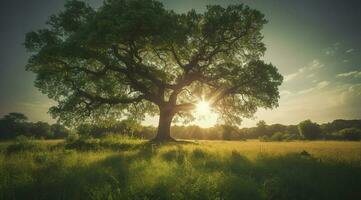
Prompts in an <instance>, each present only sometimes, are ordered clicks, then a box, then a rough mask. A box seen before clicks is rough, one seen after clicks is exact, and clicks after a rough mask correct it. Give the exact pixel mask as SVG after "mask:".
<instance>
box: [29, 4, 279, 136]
mask: <svg viewBox="0 0 361 200" xmlns="http://www.w3.org/2000/svg"><path fill="white" fill-rule="evenodd" d="M265 23H266V20H265V19H264V15H263V14H262V13H260V12H259V11H257V10H254V9H251V8H249V7H248V6H244V5H242V4H241V5H232V6H228V7H227V8H223V7H221V6H208V7H207V9H206V11H205V12H204V13H196V11H194V10H191V11H189V12H187V13H182V14H177V13H175V12H173V11H170V10H166V9H164V7H163V5H162V4H161V3H160V2H157V1H154V0H106V1H104V4H103V6H101V7H100V8H98V9H96V10H95V9H93V8H91V7H90V6H88V5H87V4H86V3H84V2H81V1H77V0H72V1H67V3H66V4H65V10H64V11H62V12H60V13H59V14H57V15H53V16H51V17H50V18H49V20H48V22H47V25H48V27H47V28H45V29H42V30H38V31H32V32H29V33H28V34H27V35H26V40H25V47H26V48H27V49H28V50H29V51H30V52H32V56H31V58H30V59H29V61H28V65H27V69H28V70H30V71H32V72H34V73H36V74H37V78H36V81H35V85H36V87H38V88H39V89H40V91H42V92H43V93H45V94H47V95H48V97H49V98H51V99H54V100H55V101H57V102H58V105H57V106H55V107H52V108H51V109H50V113H51V114H52V115H53V117H55V118H58V119H59V120H60V121H61V122H65V123H68V124H71V123H74V122H81V121H96V120H97V119H99V118H107V117H114V116H116V117H124V116H125V117H132V118H135V119H142V118H144V116H145V114H150V115H156V114H159V125H158V131H157V135H156V138H155V139H156V140H158V141H163V140H171V139H172V138H171V136H170V125H171V122H172V119H173V118H174V116H179V117H180V118H182V119H189V118H192V112H191V111H192V109H194V106H195V103H196V102H197V101H200V100H206V101H209V102H210V103H211V105H212V107H213V109H214V110H215V111H217V112H218V113H219V116H220V118H221V119H222V120H223V121H224V122H227V123H240V122H241V118H242V117H250V116H252V115H253V114H254V113H255V112H256V111H257V108H258V107H263V108H273V107H275V106H277V105H278V98H279V92H278V86H279V85H280V84H281V82H282V76H281V75H280V74H279V73H278V71H277V68H276V67H274V66H273V65H272V64H267V63H264V62H263V61H261V60H260V57H261V56H263V55H264V52H265V50H266V48H265V45H264V43H263V42H262V38H263V36H262V34H261V30H262V27H263V25H264V24H265Z"/></svg>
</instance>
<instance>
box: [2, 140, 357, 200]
mask: <svg viewBox="0 0 361 200" xmlns="http://www.w3.org/2000/svg"><path fill="white" fill-rule="evenodd" d="M34 144H35V145H34ZM0 149H1V154H0V199H132V200H133V199H218V200H220V199H361V190H360V186H361V142H336V141H315V142H301V141H297V142H260V141H258V140H250V141H191V142H183V143H169V144H165V145H161V146H159V145H156V144H150V143H148V142H147V141H143V140H131V139H124V138H117V137H112V138H107V139H105V140H94V139H93V140H87V141H80V142H79V141H72V142H68V143H64V141H59V140H58V141H37V142H33V144H31V145H29V144H26V145H24V144H19V143H14V142H3V143H1V144H0Z"/></svg>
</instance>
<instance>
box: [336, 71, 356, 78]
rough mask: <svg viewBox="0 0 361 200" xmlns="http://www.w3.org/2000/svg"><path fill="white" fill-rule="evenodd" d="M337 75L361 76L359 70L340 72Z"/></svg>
mask: <svg viewBox="0 0 361 200" xmlns="http://www.w3.org/2000/svg"><path fill="white" fill-rule="evenodd" d="M337 77H354V78H358V77H361V71H357V70H355V71H351V72H346V73H340V74H337Z"/></svg>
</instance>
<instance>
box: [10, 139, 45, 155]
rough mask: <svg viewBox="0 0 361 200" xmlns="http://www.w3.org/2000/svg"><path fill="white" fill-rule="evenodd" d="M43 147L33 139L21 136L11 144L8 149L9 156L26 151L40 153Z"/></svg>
mask: <svg viewBox="0 0 361 200" xmlns="http://www.w3.org/2000/svg"><path fill="white" fill-rule="evenodd" d="M42 149H43V147H42V146H41V145H40V144H39V143H37V142H36V141H35V140H34V139H33V138H28V137H26V136H23V135H20V136H18V137H16V139H15V142H14V143H13V144H10V145H9V146H8V147H7V148H6V153H7V154H12V153H17V152H24V151H39V150H42Z"/></svg>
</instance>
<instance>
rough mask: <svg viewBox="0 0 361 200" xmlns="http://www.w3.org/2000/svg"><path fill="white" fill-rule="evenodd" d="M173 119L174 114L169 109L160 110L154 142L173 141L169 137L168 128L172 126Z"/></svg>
mask: <svg viewBox="0 0 361 200" xmlns="http://www.w3.org/2000/svg"><path fill="white" fill-rule="evenodd" d="M173 117H174V113H173V112H172V110H171V109H160V115H159V124H158V131H157V135H156V136H155V138H154V139H153V141H156V142H166V141H175V139H173V138H172V137H171V136H170V127H171V124H172V120H173Z"/></svg>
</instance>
